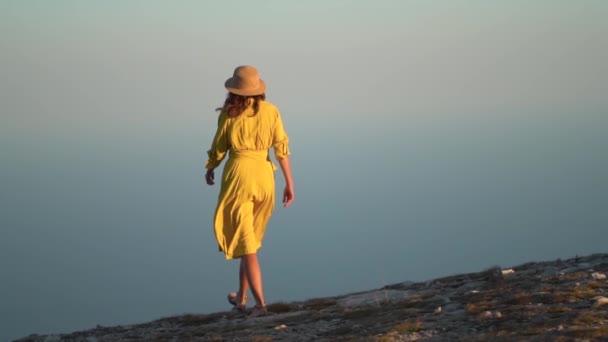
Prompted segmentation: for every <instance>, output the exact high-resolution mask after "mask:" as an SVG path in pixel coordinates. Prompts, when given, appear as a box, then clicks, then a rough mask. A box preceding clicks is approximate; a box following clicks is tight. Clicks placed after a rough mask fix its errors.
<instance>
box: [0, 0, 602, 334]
mask: <svg viewBox="0 0 608 342" xmlns="http://www.w3.org/2000/svg"><path fill="white" fill-rule="evenodd" d="M606 17H608V3H606V2H605V1H600V0H597V1H589V0H582V1H576V2H573V1H559V0H553V1H548V0H538V1H534V2H529V1H519V0H516V1H508V2H507V1H504V2H488V1H460V0H452V1H433V2H430V1H396V0H395V1H390V0H378V1H373V2H371V1H338V0H332V1H318V0H317V1H316V0H311V1H306V2H296V1H279V0H267V1H259V2H250V1H237V0H232V1H221V2H208V1H173V2H169V1H134V0H133V1H117V0H108V1H103V2H101V1H97V2H93V1H76V0H57V1H52V2H50V1H42V0H40V1H35V0H28V1H16V0H13V1H11V0H0V51H1V52H2V53H0V114H1V116H0V161H1V163H0V189H2V191H1V192H0V214H1V215H0V227H1V228H0V277H1V278H0V279H2V281H1V282H0V293H1V294H0V302H1V303H5V304H3V305H2V306H1V307H0V322H2V323H0V340H6V339H11V338H17V337H21V336H26V335H28V334H30V333H51V332H66V331H72V330H76V329H85V328H90V327H94V326H95V325H96V324H102V325H113V324H128V323H133V322H141V321H145V320H150V319H156V318H159V317H162V316H169V315H174V314H180V313H184V312H195V313H207V312H213V311H218V310H223V309H225V303H224V301H225V299H224V297H225V293H226V292H228V291H232V290H234V289H233V287H234V286H235V275H236V273H235V272H236V264H235V263H229V262H226V261H225V260H223V257H222V256H221V255H220V254H218V253H217V248H216V246H215V241H214V240H213V236H212V233H211V227H210V222H211V218H212V214H213V211H214V209H215V201H216V198H217V191H218V188H217V187H207V186H206V185H205V184H204V181H203V174H204V170H203V165H204V162H205V151H206V150H207V148H208V146H209V144H210V142H211V139H212V137H213V134H214V133H215V124H216V122H217V113H216V112H215V110H214V109H215V108H216V107H218V106H219V105H221V104H222V103H223V99H224V97H225V94H226V92H225V89H224V88H223V83H224V81H225V80H226V79H227V78H228V77H230V76H231V75H232V72H233V70H234V68H235V67H236V66H238V65H242V64H251V65H254V66H256V67H257V68H258V69H259V70H260V73H261V76H262V78H263V79H264V80H265V81H266V83H267V85H268V89H267V98H268V100H269V101H271V102H273V103H274V104H275V105H277V107H278V108H279V110H280V111H281V114H282V117H283V120H284V122H285V125H286V129H287V132H288V133H289V135H290V140H291V146H290V147H291V151H292V157H291V159H292V165H293V173H294V178H295V183H296V201H295V202H294V205H293V206H292V207H290V208H288V209H283V208H277V210H276V211H275V214H274V216H273V218H272V219H271V223H270V224H269V227H268V229H269V230H268V234H267V237H266V239H265V242H264V247H263V248H262V250H261V252H260V258H261V262H262V269H263V271H264V277H265V284H266V285H265V287H266V291H267V297H268V298H269V300H270V301H279V300H303V299H307V298H311V297H314V296H328V295H336V294H341V293H345V292H352V291H359V290H366V289H371V288H376V287H380V286H383V285H386V284H388V283H391V282H399V281H405V280H415V281H421V280H427V279H430V278H432V277H438V276H445V275H449V274H454V273H460V272H472V271H478V270H480V269H483V268H487V267H490V266H494V265H503V266H505V267H507V266H512V265H514V264H516V263H521V262H527V261H530V260H543V259H555V258H567V257H571V256H574V255H576V254H579V255H582V254H588V253H597V252H606V246H605V242H604V241H606V238H608V234H607V233H606V232H607V231H608V230H607V229H606V228H607V224H608V214H606V212H608V211H607V210H605V207H606V203H608V195H607V194H608V155H607V154H606V153H605V147H606V146H608V137H607V135H606V134H605V132H606V131H607V129H608V100H607V99H606V89H608V64H607V63H606V62H605V61H606V60H608V38H607V37H608V23H607V22H606V20H605V18H606ZM279 179H280V178H279ZM277 184H278V186H279V187H280V186H282V183H281V180H279V181H278V182H277Z"/></svg>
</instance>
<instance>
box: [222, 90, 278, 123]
mask: <svg viewBox="0 0 608 342" xmlns="http://www.w3.org/2000/svg"><path fill="white" fill-rule="evenodd" d="M249 99H253V115H256V114H257V113H258V110H260V101H264V100H266V94H260V95H255V96H242V95H237V94H234V93H230V92H229V93H228V95H227V96H226V101H224V106H223V107H219V108H216V109H215V110H216V111H220V112H221V111H225V112H226V115H228V116H229V117H231V118H236V117H237V116H239V115H241V114H242V113H243V112H244V111H245V109H246V108H247V107H248V106H249Z"/></svg>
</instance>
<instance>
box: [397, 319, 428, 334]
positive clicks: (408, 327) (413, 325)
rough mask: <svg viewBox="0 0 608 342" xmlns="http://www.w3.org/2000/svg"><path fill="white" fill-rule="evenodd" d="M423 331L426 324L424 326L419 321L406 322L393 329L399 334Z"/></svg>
mask: <svg viewBox="0 0 608 342" xmlns="http://www.w3.org/2000/svg"><path fill="white" fill-rule="evenodd" d="M423 329H424V324H422V322H421V321H418V320H417V321H405V322H403V323H399V324H397V325H396V326H395V327H393V331H395V332H397V333H399V334H405V333H413V332H418V331H422V330H423Z"/></svg>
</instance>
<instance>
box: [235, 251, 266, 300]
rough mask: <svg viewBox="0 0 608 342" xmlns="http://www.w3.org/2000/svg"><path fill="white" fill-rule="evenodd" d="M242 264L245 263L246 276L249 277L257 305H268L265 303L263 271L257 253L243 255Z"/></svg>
mask: <svg viewBox="0 0 608 342" xmlns="http://www.w3.org/2000/svg"><path fill="white" fill-rule="evenodd" d="M241 262H242V263H244V266H245V275H246V276H247V277H246V278H247V282H248V285H249V286H251V292H252V293H253V297H254V298H255V304H256V305H258V306H264V305H266V302H265V301H264V291H263V289H262V271H261V269H260V264H259V262H258V255H257V253H253V254H246V255H243V256H242V257H241Z"/></svg>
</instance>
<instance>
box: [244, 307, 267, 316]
mask: <svg viewBox="0 0 608 342" xmlns="http://www.w3.org/2000/svg"><path fill="white" fill-rule="evenodd" d="M262 316H268V310H267V309H266V305H256V306H254V307H253V309H251V312H250V313H249V315H247V317H262Z"/></svg>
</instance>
